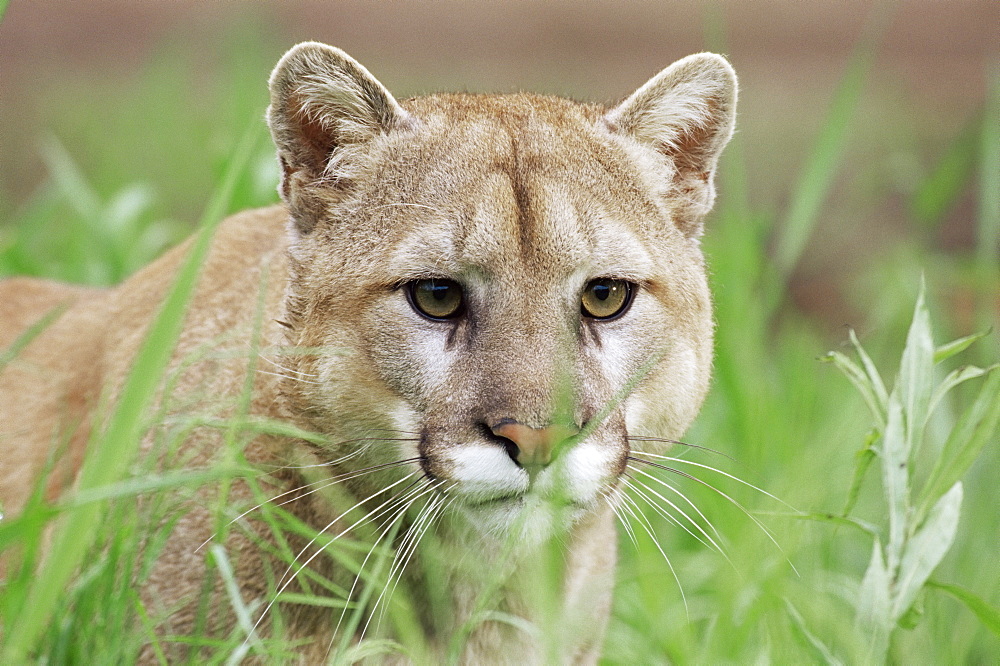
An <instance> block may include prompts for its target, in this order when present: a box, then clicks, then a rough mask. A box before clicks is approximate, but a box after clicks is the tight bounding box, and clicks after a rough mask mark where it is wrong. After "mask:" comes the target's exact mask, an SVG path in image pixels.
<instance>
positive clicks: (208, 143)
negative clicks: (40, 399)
mask: <svg viewBox="0 0 1000 666" xmlns="http://www.w3.org/2000/svg"><path fill="white" fill-rule="evenodd" d="M0 6H2V2H0ZM304 40H319V41H324V42H327V43H329V44H333V45H336V46H339V47H341V48H343V49H344V50H346V51H347V52H348V53H350V54H351V55H353V56H354V57H355V58H356V59H358V60H359V61H360V62H361V63H362V64H364V65H365V66H366V67H367V68H368V69H369V70H370V71H371V72H372V73H373V74H374V75H375V76H376V77H377V78H379V79H380V80H381V81H382V82H383V83H384V84H385V85H386V86H387V87H388V88H389V89H390V90H391V91H392V92H393V93H394V94H396V95H397V96H398V97H405V96H409V95H417V94H421V93H425V92H431V91H437V90H469V91H498V92H503V91H514V90H530V91H537V92H544V93H554V94H560V95H567V96H570V97H574V98H578V99H581V100H588V101H605V102H609V103H612V102H614V101H616V100H619V99H621V98H623V97H624V96H626V95H628V94H629V93H631V92H632V91H633V90H635V89H636V88H637V87H638V86H640V85H641V84H642V83H644V82H645V81H646V80H647V79H648V78H649V77H651V76H652V75H654V74H655V73H656V72H658V71H659V70H660V69H662V68H663V67H665V66H667V65H669V64H670V63H671V62H673V61H674V60H676V59H678V58H680V57H683V56H685V55H687V54H689V53H692V52H696V51H701V50H712V51H717V52H720V53H724V54H726V55H727V56H728V57H729V59H730V60H731V62H732V64H733V66H734V67H735V68H736V71H737V73H738V74H739V77H740V101H739V119H738V131H737V135H736V137H735V139H734V141H733V143H732V144H730V147H729V148H728V149H727V151H726V153H725V155H724V156H723V161H722V164H721V167H720V174H719V182H718V186H719V192H720V196H719V199H718V203H717V206H716V210H715V211H714V212H713V213H712V215H711V216H710V218H709V221H708V227H707V232H706V237H705V242H704V244H705V249H706V254H707V255H708V260H709V265H710V267H711V271H712V281H713V293H714V294H715V298H716V313H717V319H718V321H719V328H718V334H717V340H716V362H715V365H716V369H715V380H714V384H713V388H712V391H711V394H710V397H709V400H708V403H707V404H706V407H705V409H704V410H703V413H702V415H701V416H700V417H699V420H698V422H697V423H696V425H695V427H694V429H693V431H692V432H691V433H689V435H688V437H689V441H691V442H694V443H697V444H699V445H705V446H708V447H711V448H714V449H717V450H719V451H721V452H722V453H724V454H726V455H727V456H731V457H732V458H733V459H734V461H733V464H732V465H730V464H729V461H726V460H724V459H721V458H720V457H718V456H711V455H708V454H707V453H705V452H703V451H694V452H693V453H692V452H691V451H689V453H692V455H695V456H698V455H701V454H705V455H706V456H708V457H699V458H696V459H697V460H702V461H703V462H708V463H710V464H714V465H719V466H720V467H723V468H725V469H728V470H730V471H732V472H733V473H734V474H736V475H738V476H740V477H742V478H746V479H748V480H749V481H751V482H753V483H754V484H756V485H759V486H760V487H762V488H764V489H766V490H767V491H768V492H771V493H774V494H775V495H778V496H779V497H781V498H782V499H784V500H785V501H787V502H789V503H790V504H791V505H793V506H795V507H796V508H797V509H799V510H802V511H807V512H816V515H823V516H827V517H829V516H830V515H834V514H838V515H839V513H838V512H841V511H842V510H843V511H844V513H852V512H853V513H852V515H854V514H857V515H859V516H861V517H863V518H864V519H865V520H868V521H871V523H873V524H874V525H875V526H876V529H881V528H880V527H879V526H881V525H882V524H883V523H884V520H885V516H886V509H885V506H883V504H882V502H881V500H880V492H881V488H880V483H879V473H878V471H876V467H877V465H873V466H872V470H873V471H871V472H869V473H868V474H867V477H866V476H865V474H864V472H863V469H864V468H863V463H862V462H861V461H863V460H870V453H871V452H870V450H869V451H868V455H869V457H868V458H866V457H865V455H866V454H865V453H864V451H862V449H864V448H865V446H866V444H865V442H866V439H865V437H866V433H868V432H869V430H870V428H871V423H872V419H871V418H870V416H869V414H868V412H867V410H866V408H865V405H864V403H863V401H862V400H861V399H860V397H859V396H858V395H857V392H855V391H854V390H853V389H852V387H851V385H850V384H849V383H848V382H847V381H846V380H845V379H844V378H843V377H841V376H839V375H838V374H837V373H836V371H834V370H833V369H832V368H829V367H826V366H822V365H820V364H819V363H817V362H816V359H817V357H819V356H821V355H822V354H823V352H824V351H826V350H827V349H829V348H831V347H840V348H841V349H842V350H843V351H844V352H845V353H851V352H850V350H849V349H846V348H844V343H845V340H846V339H847V336H848V332H847V328H846V326H851V327H853V328H855V329H856V330H857V331H858V335H859V337H860V338H861V340H862V342H863V343H864V344H865V346H866V348H868V349H869V351H870V352H871V353H872V355H873V357H874V358H875V361H876V363H877V364H878V365H879V367H880V368H881V369H882V372H883V376H884V378H885V381H886V383H887V384H889V385H891V384H892V381H893V378H894V376H895V373H896V367H897V366H898V362H899V356H900V354H901V350H902V347H903V341H904V339H905V335H906V329H907V326H908V325H909V322H910V317H911V315H912V313H913V307H914V301H915V300H916V295H917V292H918V290H919V285H920V283H921V276H924V278H925V279H926V283H927V291H928V300H929V302H930V304H931V311H932V313H933V317H934V330H935V340H936V341H937V342H938V343H939V344H940V343H942V342H944V341H946V340H950V339H952V338H955V337H958V336H960V335H967V334H969V333H971V332H973V331H983V330H987V329H989V328H990V327H993V329H994V330H996V329H997V328H998V324H1000V248H998V242H1000V3H998V2H996V1H995V0H948V1H943V0H899V1H897V2H887V3H879V2H869V1H864V0H839V1H837V2H801V1H792V0H789V1H779V0H756V1H754V2H749V1H745V2H725V1H718V2H695V1H692V0H677V1H673V2H670V1H664V0H657V1H654V0H637V1H634V2H620V1H616V0H552V1H550V2H531V1H528V0H508V1H506V2H485V1H472V0H441V1H437V2H365V1H362V0H339V1H336V2H320V1H318V0H311V1H310V0H282V1H273V2H249V1H246V2H239V1H235V0H233V1H228V2H193V1H190V0H129V1H128V2H124V1H121V2H113V1H110V0H90V1H80V0H46V1H45V2H29V1H28V0H13V1H12V2H11V3H10V5H9V6H8V8H7V11H6V15H5V16H4V17H3V20H2V22H0V276H3V275H10V274H33V275H44V276H48V277H55V278H60V279H66V280H72V281H78V282H85V283H90V284H112V283H115V282H117V281H119V280H121V279H122V278H123V277H125V276H126V275H128V274H129V273H130V272H132V271H134V270H135V269H137V268H138V267H139V266H142V265H144V264H145V263H147V262H148V261H150V259H151V258H152V257H154V256H156V255H157V254H158V253H159V252H161V251H162V250H163V249H164V248H165V247H167V246H169V245H170V244H172V243H176V242H177V241H179V240H180V239H181V238H183V237H184V236H186V235H187V234H188V233H190V230H191V229H192V228H193V226H194V225H195V224H196V222H197V220H198V219H199V216H200V214H201V210H202V208H203V207H204V205H205V203H206V201H207V200H208V198H209V197H210V195H211V193H212V191H213V189H214V188H215V187H216V185H217V183H218V181H219V178H220V175H221V173H222V172H223V170H224V168H225V166H226V164H227V161H228V160H229V159H230V154H231V151H232V150H233V147H234V145H235V144H236V143H237V141H238V139H239V137H240V136H241V135H242V134H243V133H244V131H245V130H246V128H247V127H248V126H250V127H252V128H255V129H253V130H252V131H255V132H257V133H259V135H260V138H261V140H260V142H259V143H258V148H257V153H256V155H255V157H254V159H253V161H252V164H251V168H250V169H249V170H247V173H246V174H244V176H243V177H242V178H241V180H240V183H239V185H238V188H237V192H236V196H235V197H234V199H233V202H232V207H233V208H245V207H248V206H256V205H266V204H268V203H271V202H274V201H275V200H276V199H277V196H276V194H275V185H276V181H277V169H276V166H275V161H274V157H273V150H272V148H271V147H270V144H269V141H268V140H267V139H266V128H265V127H264V124H263V114H264V109H265V107H266V105H267V89H266V81H267V77H268V74H269V73H270V70H271V68H272V67H273V65H274V63H275V62H276V61H277V60H278V58H279V57H280V56H281V54H282V53H284V51H285V50H286V49H288V48H289V47H290V46H291V45H293V44H294V43H296V42H299V41H304ZM998 340H1000V336H998V335H997V334H996V333H995V332H994V333H993V334H992V335H990V336H988V337H987V338H986V339H985V340H983V341H981V342H980V343H978V345H976V346H975V347H974V348H973V349H972V350H970V351H969V352H967V353H966V354H965V355H964V357H963V359H964V360H963V362H966V363H976V364H979V365H982V366H986V365H989V364H992V363H996V362H997V359H998V358H1000V341H998ZM939 378H940V377H939ZM979 386H980V384H978V383H976V382H969V383H968V384H966V385H963V386H962V387H961V388H960V390H959V391H957V392H956V394H955V395H956V396H957V397H956V399H955V400H950V399H949V400H944V401H942V406H941V407H940V408H939V409H938V411H937V412H936V413H935V416H934V418H932V419H929V420H928V434H927V441H928V444H927V445H926V446H925V448H924V449H923V450H922V452H921V453H920V456H918V457H919V459H918V460H916V463H917V464H916V466H915V467H916V470H917V471H916V472H915V474H916V476H915V477H914V483H915V485H914V488H919V487H920V483H921V482H922V480H924V479H926V478H927V470H928V469H929V468H930V467H931V466H932V465H934V464H935V461H936V460H937V459H938V458H939V457H945V456H947V455H949V451H950V450H949V449H948V448H947V447H946V446H944V445H943V442H944V441H945V439H946V438H947V436H948V433H949V432H950V431H951V429H952V428H954V426H955V423H956V421H957V419H958V415H959V414H960V413H961V412H962V410H964V409H965V407H966V406H967V405H969V404H971V403H972V402H973V401H974V400H975V398H976V396H977V393H976V392H977V391H978V390H979ZM951 397H952V396H949V398H951ZM867 441H868V443H869V444H870V443H871V442H872V441H875V440H867ZM989 444H990V445H989V446H986V447H985V448H984V450H983V451H984V452H983V454H982V455H981V456H980V457H979V459H978V460H977V462H976V463H975V465H973V466H972V468H971V470H970V471H969V472H968V474H967V475H966V476H965V477H964V478H965V482H966V499H965V503H964V505H963V513H962V518H961V522H960V527H959V533H958V537H957V539H956V543H955V547H954V548H953V549H952V551H951V552H950V553H949V555H948V557H947V558H946V559H945V560H944V562H943V563H942V565H941V567H940V568H939V570H938V571H937V572H936V573H935V576H937V577H938V578H939V579H940V580H943V581H949V582H952V583H955V584H957V585H960V586H964V589H967V590H971V591H972V593H974V595H975V597H976V599H978V600H979V602H981V603H979V602H975V600H974V601H973V602H968V601H963V604H965V605H960V604H959V603H956V602H955V600H954V599H952V598H950V597H948V598H945V597H943V596H942V595H928V596H927V598H926V600H925V599H924V597H923V596H921V598H920V599H921V600H920V604H919V605H920V608H919V609H915V610H914V615H912V616H911V614H907V623H908V626H915V625H916V624H918V623H919V620H920V618H919V617H918V615H922V616H923V617H924V618H925V619H924V621H923V622H922V623H920V626H919V628H918V629H915V630H909V631H904V630H900V631H899V632H898V634H897V635H896V637H894V640H893V644H892V661H895V662H897V663H995V662H996V657H997V655H998V654H1000V619H998V618H1000V610H997V609H998V608H1000V561H998V560H997V558H996V548H997V535H998V534H1000V512H998V511H997V503H996V478H997V470H998V469H1000V446H996V444H997V442H996V438H995V436H993V438H992V439H990V440H989ZM859 452H860V453H859ZM972 457H973V458H974V457H975V456H972ZM963 464H964V463H963ZM968 464H970V465H971V464H972V463H971V458H970V459H969V461H968ZM963 469H964V468H963ZM859 470H861V471H859ZM707 474H709V476H711V473H707ZM702 476H704V474H703V475H702ZM671 478H674V479H675V477H671ZM720 479H721V482H720ZM675 480H676V479H675ZM711 480H712V481H713V482H719V484H718V485H720V486H721V487H722V488H724V490H725V492H726V493H729V494H731V495H732V496H733V497H735V498H737V499H738V500H739V501H740V502H743V503H745V504H746V505H747V506H749V507H750V508H751V509H752V510H754V511H762V512H765V513H767V512H771V513H772V514H775V513H781V511H782V510H783V508H782V507H781V506H779V505H777V504H775V503H773V502H770V500H768V499H767V498H766V497H764V496H762V495H760V494H758V493H754V492H753V491H750V490H748V489H747V488H745V487H742V486H739V485H738V484H736V483H735V482H730V481H729V480H728V479H726V478H722V477H720V476H718V475H715V476H711ZM681 483H682V484H683V483H684V480H681ZM682 487H683V486H682ZM683 490H684V492H685V493H686V494H687V495H688V496H689V497H691V498H693V499H695V501H696V503H697V504H698V506H699V507H701V508H702V509H703V510H704V511H705V513H706V514H707V515H708V516H709V518H710V519H711V520H712V521H713V523H714V524H715V525H716V526H717V527H718V528H719V531H720V532H721V533H722V535H723V538H724V540H725V541H727V542H728V543H729V544H731V546H730V550H729V557H730V558H731V561H732V563H733V565H734V566H733V567H729V565H728V564H727V562H726V561H725V560H724V559H723V558H720V557H719V556H718V555H717V554H716V553H712V552H709V551H708V549H707V548H705V547H704V545H703V544H701V543H698V542H697V540H696V539H693V538H690V536H688V535H685V534H684V533H683V532H681V531H680V530H677V529H675V528H674V527H671V526H670V525H666V524H665V523H666V521H661V520H660V519H659V517H656V516H653V515H652V514H650V515H651V516H652V519H653V522H654V523H655V524H656V527H657V528H659V529H662V530H663V531H662V534H663V535H667V536H666V538H661V543H663V545H664V547H665V549H666V550H667V551H668V552H669V553H670V555H671V558H672V560H673V562H674V567H675V569H676V571H677V572H678V574H679V577H680V578H681V579H682V581H683V588H684V590H685V592H686V594H687V602H685V603H682V600H681V598H680V596H679V595H678V594H677V586H676V585H675V583H674V582H673V579H672V577H671V575H670V570H669V569H667V568H665V565H664V562H663V559H662V557H661V555H660V553H659V552H658V550H657V549H656V548H654V546H653V544H652V543H651V542H650V541H649V540H648V539H645V538H644V537H643V535H642V534H641V533H640V534H639V535H638V537H639V538H638V541H639V544H638V545H639V547H638V548H635V549H631V548H629V547H627V543H625V539H624V538H623V547H622V549H621V552H622V558H623V564H622V572H621V574H620V576H619V587H618V590H617V592H616V609H615V619H614V621H613V623H612V627H611V633H610V636H609V642H608V647H607V649H606V654H605V656H606V658H607V659H609V660H610V661H612V662H620V663H659V662H661V661H673V662H680V663H685V662H692V661H693V662H702V663H710V662H720V661H721V662H726V661H730V662H732V661H736V662H746V661H752V660H754V659H758V660H760V661H761V662H762V663H766V662H769V661H776V662H778V663H782V662H784V663H799V662H802V661H817V662H829V663H837V661H838V659H846V661H847V663H852V662H854V663H856V662H857V661H859V660H860V661H865V660H866V659H865V655H867V657H868V659H870V658H871V655H870V653H866V652H865V648H864V641H865V637H864V636H863V635H860V634H858V632H857V629H856V625H855V623H854V613H855V610H854V607H853V604H854V601H855V600H856V597H857V589H858V583H859V581H860V579H861V576H862V575H863V572H864V570H865V567H866V565H867V563H868V561H869V558H870V557H871V552H872V538H871V535H870V534H867V533H859V532H857V531H851V529H852V528H849V527H833V526H831V525H830V524H827V523H823V522H822V521H820V522H805V521H800V520H791V519H789V517H788V516H787V515H785V516H777V515H772V516H771V518H769V519H768V518H765V520H766V521H767V524H768V526H769V527H770V528H771V529H773V530H774V532H775V534H776V535H777V539H776V541H777V542H779V543H780V545H781V549H780V550H779V549H778V548H776V546H775V544H774V543H772V542H771V541H770V539H769V538H768V537H766V536H765V535H764V533H763V532H762V531H761V530H760V529H759V528H758V526H757V525H756V524H755V523H753V522H752V521H751V520H750V519H748V518H747V516H745V515H743V514H742V513H740V512H739V511H737V510H735V509H734V507H733V506H732V505H731V504H729V503H728V502H726V501H724V500H723V499H720V497H719V496H718V494H716V493H713V492H712V491H710V490H708V489H706V488H704V487H701V486H699V485H698V484H695V483H693V482H692V483H690V484H688V485H687V486H686V487H683ZM855 500H857V502H856V504H855ZM843 507H853V508H852V512H849V511H847V510H846V509H843ZM786 508H787V507H786ZM636 531H639V530H636ZM882 534H883V535H884V531H883V532H882ZM793 562H794V565H795V567H796V569H797V570H798V571H797V572H793V571H792V570H791V568H790V565H791V564H792V563H793ZM737 571H738V572H739V573H738V574H737V573H735V572H737ZM977 603H979V605H978V606H977V605H976V604H977ZM976 609H978V610H976ZM983 609H985V610H983ZM917 611H919V613H918V612H917ZM979 611H983V612H984V613H985V615H980V614H979ZM990 612H992V613H993V615H992V616H991V615H990ZM990 617H992V618H993V619H992V624H990ZM984 618H985V619H984ZM845 655H846V656H845ZM852 657H853V658H852ZM876 661H877V660H876Z"/></svg>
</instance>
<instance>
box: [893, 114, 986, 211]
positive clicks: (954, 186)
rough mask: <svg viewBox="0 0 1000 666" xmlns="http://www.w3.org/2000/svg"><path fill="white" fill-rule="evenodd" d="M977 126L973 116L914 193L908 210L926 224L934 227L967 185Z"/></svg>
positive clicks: (977, 121)
mask: <svg viewBox="0 0 1000 666" xmlns="http://www.w3.org/2000/svg"><path fill="white" fill-rule="evenodd" d="M978 129H979V119H978V118H976V119H975V121H973V122H972V123H970V124H968V125H967V126H966V127H965V128H964V129H963V130H962V133H961V134H960V135H959V136H958V138H957V139H955V141H954V143H952V145H951V146H949V148H948V150H947V151H945V153H944V155H942V156H941V159H940V161H939V162H938V164H937V165H936V166H935V167H934V169H933V171H931V173H930V174H929V175H928V176H927V178H926V179H924V182H922V183H921V184H920V186H919V187H918V188H917V190H916V191H915V192H914V193H913V198H912V199H911V200H910V213H911V214H912V215H913V217H914V218H915V219H916V220H919V221H920V222H922V223H923V224H924V225H925V226H927V227H930V228H933V227H934V226H935V225H937V224H939V223H940V222H941V221H942V218H944V216H945V215H946V214H947V213H948V211H949V210H950V209H951V207H952V206H953V205H954V204H955V202H956V201H957V200H958V198H959V197H960V196H961V195H962V193H963V192H965V191H966V188H968V186H969V182H970V181H971V180H972V176H973V169H974V168H975V164H976V148H977V146H976V143H977V141H976V140H977V136H976V134H977V130H978Z"/></svg>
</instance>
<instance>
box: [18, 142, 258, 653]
mask: <svg viewBox="0 0 1000 666" xmlns="http://www.w3.org/2000/svg"><path fill="white" fill-rule="evenodd" d="M256 130H257V128H256V127H252V128H251V129H250V130H248V131H247V132H246V133H245V134H244V136H243V139H242V141H241V142H240V144H239V145H238V147H237V148H236V150H235V152H234V154H233V157H232V158H231V159H230V161H229V163H228V165H227V169H226V172H225V175H224V178H223V181H222V183H221V184H220V186H219V188H218V190H217V191H216V193H215V195H214V196H213V197H212V199H211V201H210V202H209V204H208V206H207V207H206V209H205V213H204V215H203V217H202V220H201V232H200V233H199V234H198V236H197V238H196V240H195V243H194V245H193V246H192V248H191V252H190V254H189V255H188V257H187V259H186V261H185V263H184V265H183V266H182V267H181V269H180V272H179V273H178V275H177V278H176V279H175V283H174V286H173V288H172V289H171V291H170V293H169V294H168V295H167V298H166V300H165V302H164V304H163V306H162V308H161V310H160V313H159V314H158V316H157V318H156V319H155V321H154V322H153V323H152V325H151V327H150V329H149V333H148V334H147V336H146V339H145V341H144V342H143V345H142V347H141V348H140V350H139V353H138V355H137V356H136V359H135V362H134V363H133V366H132V370H131V372H130V373H129V375H128V377H127V378H126V380H125V385H124V387H123V388H122V391H121V394H120V398H119V400H118V404H117V405H116V407H115V408H114V411H113V413H112V414H111V417H110V419H109V420H108V422H107V423H108V425H107V428H106V429H105V431H104V432H103V433H101V434H98V432H97V429H95V434H94V435H93V436H92V438H91V442H90V444H89V446H88V455H87V458H86V460H85V461H84V463H83V467H82V469H81V471H80V474H79V477H78V480H77V488H78V489H79V490H80V491H89V490H93V489H95V488H99V487H101V486H104V485H107V484H110V483H114V482H116V481H118V480H119V479H121V478H122V477H123V476H124V475H125V472H126V470H127V469H128V466H129V464H130V463H131V461H132V459H133V458H134V456H135V453H136V452H137V450H138V447H139V442H140V440H141V437H142V432H141V429H142V423H143V419H145V418H146V411H147V409H148V407H149V406H150V405H151V404H152V401H153V399H154V397H155V395H156V391H157V387H158V386H159V382H160V379H161V377H162V376H163V373H164V370H165V368H166V366H167V363H168V362H169V360H170V356H171V354H172V352H173V349H174V344H175V342H176V340H177V338H178V337H179V336H180V331H181V327H182V325H183V321H184V312H185V309H186V307H187V303H188V302H189V300H190V298H191V296H192V294H193V292H194V287H195V284H196V281H197V277H198V274H199V269H200V267H201V264H202V263H203V261H204V259H205V257H206V255H207V253H208V249H209V247H210V244H211V240H212V236H213V233H214V231H215V228H216V226H217V225H218V222H219V221H220V220H221V219H222V216H223V214H224V213H225V211H226V208H227V206H228V202H229V198H230V194H231V192H232V190H233V186H234V184H235V183H236V180H237V178H238V176H239V174H240V173H241V171H242V170H243V169H244V168H245V167H246V164H247V162H248V160H249V157H250V155H251V154H252V151H253V148H254V145H255V143H256V140H257V138H258V136H259V133H258V132H257V131H256ZM104 506H105V503H104V502H95V503H89V504H84V505H81V506H77V507H74V508H71V509H69V510H67V512H66V513H65V514H64V515H63V516H62V520H61V521H60V523H59V524H58V525H57V526H56V532H55V534H54V536H53V539H52V546H51V548H50V550H49V552H50V557H49V558H48V559H47V560H46V561H45V563H44V565H43V567H42V569H41V571H40V572H39V575H38V578H37V581H36V584H35V585H34V586H33V587H32V590H31V593H30V595H29V598H28V600H27V603H26V604H25V607H24V612H23V614H22V616H21V617H20V618H19V621H18V622H17V624H15V625H14V626H13V627H11V628H10V631H9V633H8V635H7V639H8V640H7V644H6V645H5V646H4V651H3V659H2V661H3V662H4V663H22V662H23V661H25V659H26V658H27V656H28V655H29V654H30V653H31V652H32V649H33V646H34V644H35V642H36V641H37V640H38V638H39V636H41V634H42V632H43V631H44V630H45V628H46V627H47V626H48V625H49V624H50V622H51V620H52V616H53V614H54V612H55V609H56V606H57V605H58V603H59V601H60V598H61V596H62V595H63V594H64V592H65V589H66V587H67V585H68V583H69V580H70V578H71V576H72V575H73V573H74V572H75V571H76V570H77V569H78V567H79V566H80V564H81V562H82V561H83V557H84V554H85V553H86V552H87V550H88V549H89V548H90V546H91V545H92V543H93V541H94V539H95V537H96V532H97V528H98V526H99V525H100V521H101V515H102V512H103V509H104Z"/></svg>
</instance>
